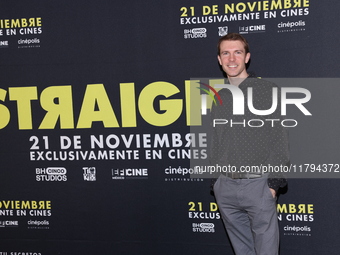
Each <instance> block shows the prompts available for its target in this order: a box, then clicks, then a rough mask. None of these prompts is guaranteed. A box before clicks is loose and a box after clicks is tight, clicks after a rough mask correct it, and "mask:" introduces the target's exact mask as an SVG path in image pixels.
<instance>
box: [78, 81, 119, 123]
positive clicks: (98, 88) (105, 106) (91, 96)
mask: <svg viewBox="0 0 340 255" xmlns="http://www.w3.org/2000/svg"><path fill="white" fill-rule="evenodd" d="M96 106H97V107H98V110H96V109H95V108H96ZM94 121H101V122H103V125H104V127H106V128H108V127H119V124H118V121H117V118H116V115H115V113H114V111H113V109H112V106H111V103H110V100H109V98H108V96H107V93H106V90H105V88H104V85H103V84H90V85H88V86H87V88H86V91H85V95H84V99H83V104H82V107H81V110H80V114H79V119H78V123H77V128H91V127H92V122H94Z"/></svg>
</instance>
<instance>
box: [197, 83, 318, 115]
mask: <svg viewBox="0 0 340 255" xmlns="http://www.w3.org/2000/svg"><path fill="white" fill-rule="evenodd" d="M198 83H199V84H201V85H203V86H205V87H206V88H201V87H197V88H198V89H200V90H202V91H204V92H206V93H207V94H201V114H202V115H206V114H207V108H208V107H207V95H209V96H210V97H211V98H212V102H213V103H214V104H215V105H217V101H218V102H219V104H220V105H223V102H222V99H221V96H220V95H219V94H218V92H217V91H216V89H222V88H226V89H228V90H229V91H230V92H231V94H232V100H233V115H244V105H245V99H244V94H243V91H242V90H241V89H240V88H239V87H237V86H234V85H229V84H217V85H215V88H216V89H215V88H213V87H212V86H210V85H208V84H205V83H202V82H198ZM288 93H295V94H296V93H300V94H303V95H304V97H302V98H294V99H293V98H287V94H288ZM247 98H248V100H247V106H248V109H249V111H250V112H251V113H253V114H255V115H259V116H263V115H270V114H272V113H274V112H275V111H276V109H277V107H278V88H275V87H274V88H272V99H273V100H272V106H271V107H270V109H267V110H258V109H255V107H254V105H253V88H251V87H249V88H247ZM216 99H217V101H216ZM310 99H311V93H310V91H309V90H307V89H305V88H297V87H282V88H281V105H280V108H281V115H286V114H287V105H289V104H292V105H295V106H296V107H297V108H298V109H299V110H300V111H301V112H302V113H303V114H304V115H312V114H311V113H310V112H309V111H308V110H307V109H306V107H305V106H304V105H303V104H305V103H307V102H308V101H309V100H310Z"/></svg>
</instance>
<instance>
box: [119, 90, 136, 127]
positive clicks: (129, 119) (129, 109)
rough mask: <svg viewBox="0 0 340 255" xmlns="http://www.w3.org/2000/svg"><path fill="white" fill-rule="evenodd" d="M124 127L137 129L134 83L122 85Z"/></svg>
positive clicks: (121, 104)
mask: <svg viewBox="0 0 340 255" xmlns="http://www.w3.org/2000/svg"><path fill="white" fill-rule="evenodd" d="M120 106H121V113H122V127H136V126H137V123H136V97H135V84H134V83H121V84H120Z"/></svg>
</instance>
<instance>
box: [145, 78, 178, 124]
mask: <svg viewBox="0 0 340 255" xmlns="http://www.w3.org/2000/svg"><path fill="white" fill-rule="evenodd" d="M178 92H179V89H178V88H177V87H176V86H175V85H173V84H171V83H168V82H161V81H159V82H153V83H150V84H149V85H148V86H146V87H145V88H144V89H143V90H142V91H141V93H140V95H139V100H138V108H139V111H140V114H141V115H142V117H143V119H144V120H145V121H146V122H148V123H150V124H151V125H154V126H167V125H170V124H171V123H173V122H174V121H176V120H177V119H178V118H179V116H180V115H181V112H182V108H183V106H182V100H181V99H167V100H163V99H161V100H159V109H160V111H164V112H163V113H158V112H156V111H155V109H154V101H155V98H156V97H157V96H165V97H166V98H168V97H170V96H172V95H174V94H177V93H178Z"/></svg>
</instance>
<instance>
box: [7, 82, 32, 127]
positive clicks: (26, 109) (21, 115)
mask: <svg viewBox="0 0 340 255" xmlns="http://www.w3.org/2000/svg"><path fill="white" fill-rule="evenodd" d="M37 99H38V92H37V87H15V88H9V100H11V101H17V108H18V125H19V129H32V109H31V101H32V100H37Z"/></svg>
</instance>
